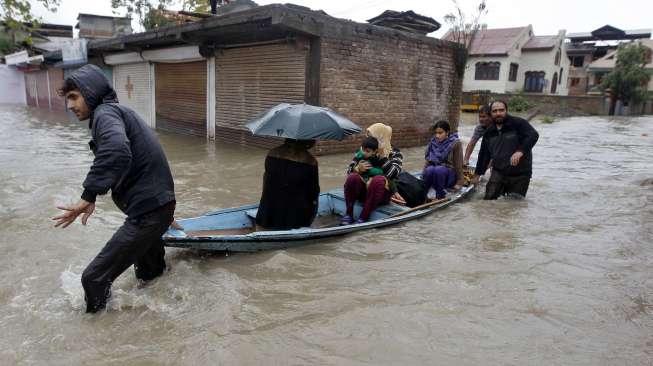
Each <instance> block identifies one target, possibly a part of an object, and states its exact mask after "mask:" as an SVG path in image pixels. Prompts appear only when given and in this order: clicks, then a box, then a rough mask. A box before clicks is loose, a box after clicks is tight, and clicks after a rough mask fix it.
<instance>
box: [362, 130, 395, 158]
mask: <svg viewBox="0 0 653 366" xmlns="http://www.w3.org/2000/svg"><path fill="white" fill-rule="evenodd" d="M367 136H370V137H374V138H375V139H377V140H378V141H379V150H378V152H377V155H378V156H379V157H386V158H387V157H389V156H390V153H391V152H392V145H391V144H390V140H391V139H392V127H390V126H386V125H384V124H383V123H375V124H373V125H371V126H370V127H368V128H367Z"/></svg>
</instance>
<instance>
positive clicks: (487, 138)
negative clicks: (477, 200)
mask: <svg viewBox="0 0 653 366" xmlns="http://www.w3.org/2000/svg"><path fill="white" fill-rule="evenodd" d="M539 137H540V135H539V134H538V133H537V131H535V129H534V128H533V126H531V125H530V123H528V121H526V120H525V119H523V118H519V117H515V116H511V115H507V116H506V118H505V119H504V121H503V125H502V127H501V129H498V128H497V126H496V124H493V125H492V126H490V127H488V129H487V130H486V131H485V134H484V135H483V142H482V143H481V150H480V151H479V152H478V160H477V162H476V170H475V173H476V174H477V175H483V174H484V173H485V170H487V168H488V165H489V164H490V160H491V161H492V169H496V171H498V172H499V173H501V174H503V175H506V176H520V175H527V176H529V177H530V176H531V175H532V172H533V154H532V152H531V150H532V149H533V146H535V143H536V142H537V140H538V138H539ZM516 151H521V152H522V153H523V154H524V156H523V157H522V158H521V160H520V161H519V164H517V166H512V165H510V158H511V157H512V154H514V153H515V152H516Z"/></svg>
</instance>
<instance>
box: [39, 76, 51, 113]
mask: <svg viewBox="0 0 653 366" xmlns="http://www.w3.org/2000/svg"><path fill="white" fill-rule="evenodd" d="M35 76H36V93H37V97H38V99H39V103H38V106H39V108H50V90H49V89H48V74H47V72H46V71H38V72H36V73H35Z"/></svg>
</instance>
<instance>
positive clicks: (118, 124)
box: [53, 65, 175, 313]
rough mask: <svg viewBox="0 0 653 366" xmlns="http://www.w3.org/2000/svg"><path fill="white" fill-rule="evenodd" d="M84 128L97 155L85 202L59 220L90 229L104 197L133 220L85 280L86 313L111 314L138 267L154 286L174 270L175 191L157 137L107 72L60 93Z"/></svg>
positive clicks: (86, 72)
mask: <svg viewBox="0 0 653 366" xmlns="http://www.w3.org/2000/svg"><path fill="white" fill-rule="evenodd" d="M59 94H60V95H62V96H64V97H65V99H66V105H67V108H68V109H70V110H71V111H72V112H73V113H75V116H77V118H78V119H79V120H80V121H83V120H86V119H88V120H89V128H90V129H91V135H92V139H91V141H90V142H89V145H90V147H91V150H92V151H93V154H94V155H95V158H94V160H93V164H92V165H91V168H90V170H89V172H88V174H87V175H86V179H85V180H84V183H83V187H84V191H83V193H82V195H81V199H80V200H79V201H78V202H77V203H76V204H74V205H72V206H59V207H57V208H59V209H61V210H63V211H64V212H63V213H62V214H61V215H59V216H57V217H54V218H53V220H55V221H56V222H57V223H56V224H55V227H62V228H66V227H68V226H69V225H70V224H72V223H73V222H75V220H76V219H77V217H79V215H82V224H83V225H86V222H87V221H88V218H89V217H90V216H91V215H92V214H93V212H94V210H95V199H96V197H97V196H98V195H103V194H106V193H107V192H108V191H109V190H111V198H112V199H113V201H114V203H115V204H116V206H118V208H120V210H122V211H123V212H124V213H125V214H126V215H127V219H126V220H125V222H124V223H123V225H122V226H121V227H120V228H119V229H118V231H116V233H115V234H114V235H113V237H111V239H110V240H109V241H108V242H107V243H106V245H105V246H104V248H102V250H101V251H100V253H99V254H98V255H97V256H96V257H95V259H93V261H91V263H90V264H89V265H88V267H86V269H85V270H84V272H83V274H82V286H83V287H84V293H85V299H86V312H89V313H95V312H97V311H99V310H102V309H104V308H105V307H106V303H107V300H108V299H109V297H110V296H111V284H112V283H113V281H114V280H115V279H116V278H117V277H118V276H120V274H121V273H123V272H124V271H125V270H126V269H127V268H129V267H130V266H131V265H134V269H135V272H136V277H137V278H138V279H141V280H144V281H148V280H151V279H154V278H155V277H158V276H159V275H161V274H162V273H163V271H164V270H165V268H166V264H165V260H164V254H165V250H164V247H163V240H162V239H161V235H162V234H163V233H164V232H165V231H166V230H167V228H168V226H169V225H170V224H171V223H172V221H173V215H174V211H175V192H174V183H173V180H172V174H171V173H170V167H169V166H168V161H167V159H166V156H165V154H164V152H163V149H162V148H161V145H160V144H159V141H158V140H157V137H156V135H155V134H154V132H153V131H152V130H151V129H150V128H149V127H147V125H146V124H145V122H144V121H143V120H142V119H141V118H140V117H139V116H138V115H137V114H136V113H135V112H134V111H133V110H131V109H129V108H127V107H125V106H122V105H120V104H118V98H117V96H116V93H115V91H114V90H113V88H112V87H111V85H110V84H109V81H108V80H107V79H106V77H105V76H104V74H103V73H102V70H100V68H98V67H97V66H95V65H86V66H84V67H82V68H80V69H79V70H77V71H75V72H74V73H73V74H72V75H70V76H68V77H67V78H66V79H65V80H64V83H63V86H62V87H61V88H60V89H59Z"/></svg>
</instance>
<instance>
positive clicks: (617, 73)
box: [601, 43, 651, 115]
mask: <svg viewBox="0 0 653 366" xmlns="http://www.w3.org/2000/svg"><path fill="white" fill-rule="evenodd" d="M616 58H617V60H616V62H615V67H614V69H612V71H610V72H609V73H608V74H607V75H606V76H605V77H604V78H603V81H602V82H601V87H602V88H604V89H610V95H611V102H610V115H613V114H614V108H615V104H616V101H617V100H621V101H622V102H623V103H624V104H629V103H637V102H641V101H644V100H646V98H647V96H648V93H647V84H648V82H649V80H651V72H650V71H648V70H646V69H645V66H646V64H647V63H650V62H651V50H650V49H649V48H647V47H645V46H644V45H642V44H641V43H631V44H626V45H624V44H622V45H619V48H618V49H617V54H616Z"/></svg>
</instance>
